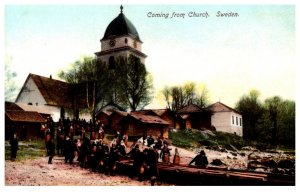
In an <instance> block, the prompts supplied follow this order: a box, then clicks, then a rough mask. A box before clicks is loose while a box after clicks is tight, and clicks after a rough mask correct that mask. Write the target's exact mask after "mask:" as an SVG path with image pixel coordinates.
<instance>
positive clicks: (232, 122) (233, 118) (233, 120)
mask: <svg viewBox="0 0 300 192" xmlns="http://www.w3.org/2000/svg"><path fill="white" fill-rule="evenodd" d="M232 124H233V125H234V116H232Z"/></svg>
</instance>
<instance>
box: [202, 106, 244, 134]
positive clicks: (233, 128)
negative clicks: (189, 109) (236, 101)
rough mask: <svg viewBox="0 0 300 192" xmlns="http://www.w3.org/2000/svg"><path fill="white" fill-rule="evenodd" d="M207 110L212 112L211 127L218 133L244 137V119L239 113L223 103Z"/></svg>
mask: <svg viewBox="0 0 300 192" xmlns="http://www.w3.org/2000/svg"><path fill="white" fill-rule="evenodd" d="M207 109H208V110H209V111H211V112H212V116H211V125H212V126H214V127H215V128H216V131H222V132H227V133H233V134H236V135H238V136H241V137H242V136H243V118H242V115H241V114H240V113H239V112H238V111H236V110H235V109H233V108H231V107H229V106H227V105H225V104H223V103H221V102H217V103H214V104H212V105H210V106H208V107H207Z"/></svg>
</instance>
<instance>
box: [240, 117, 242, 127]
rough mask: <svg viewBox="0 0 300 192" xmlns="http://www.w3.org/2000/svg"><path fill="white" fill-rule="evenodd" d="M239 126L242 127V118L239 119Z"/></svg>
mask: <svg viewBox="0 0 300 192" xmlns="http://www.w3.org/2000/svg"><path fill="white" fill-rule="evenodd" d="M240 126H242V118H240Z"/></svg>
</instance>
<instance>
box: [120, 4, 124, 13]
mask: <svg viewBox="0 0 300 192" xmlns="http://www.w3.org/2000/svg"><path fill="white" fill-rule="evenodd" d="M120 9H121V13H123V6H122V5H121V6H120Z"/></svg>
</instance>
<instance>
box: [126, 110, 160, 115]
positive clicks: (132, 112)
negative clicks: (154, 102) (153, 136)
mask: <svg viewBox="0 0 300 192" xmlns="http://www.w3.org/2000/svg"><path fill="white" fill-rule="evenodd" d="M130 114H138V115H157V114H156V113H154V112H153V111H152V110H150V109H144V110H140V111H131V112H130Z"/></svg>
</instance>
